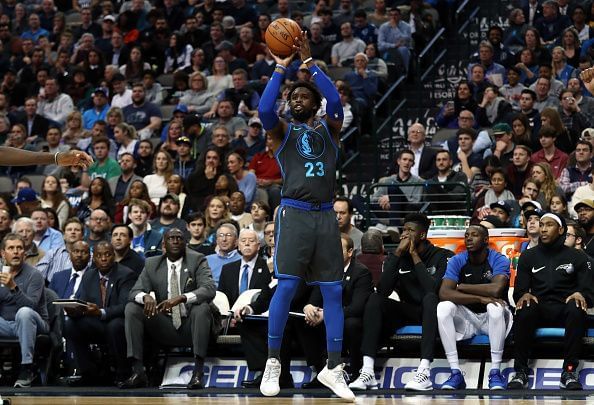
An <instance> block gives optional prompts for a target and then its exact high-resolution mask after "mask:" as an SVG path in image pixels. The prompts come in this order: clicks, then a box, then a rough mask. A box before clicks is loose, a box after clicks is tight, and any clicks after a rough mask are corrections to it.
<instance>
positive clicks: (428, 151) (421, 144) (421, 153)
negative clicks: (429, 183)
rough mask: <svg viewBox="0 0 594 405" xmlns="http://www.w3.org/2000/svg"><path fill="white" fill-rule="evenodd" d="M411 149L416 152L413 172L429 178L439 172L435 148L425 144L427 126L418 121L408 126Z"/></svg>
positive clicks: (425, 178)
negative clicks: (436, 165)
mask: <svg viewBox="0 0 594 405" xmlns="http://www.w3.org/2000/svg"><path fill="white" fill-rule="evenodd" d="M408 145H409V149H410V150H412V151H413V152H414V154H415V160H414V162H415V163H414V165H413V167H412V168H411V173H412V174H413V175H415V176H419V177H421V178H422V179H424V180H427V179H429V178H431V177H433V176H435V174H436V173H437V169H436V168H435V164H434V163H433V161H434V160H435V149H433V148H431V147H430V146H427V145H425V127H424V126H423V125H421V124H419V123H418V122H417V123H415V124H412V125H411V126H410V127H409V128H408Z"/></svg>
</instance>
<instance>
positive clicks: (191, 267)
mask: <svg viewBox="0 0 594 405" xmlns="http://www.w3.org/2000/svg"><path fill="white" fill-rule="evenodd" d="M163 246H164V250H165V253H164V254H162V255H160V256H155V257H150V258H148V259H147V260H146V263H145V267H144V270H143V271H142V273H141V274H140V276H139V278H138V281H137V282H136V284H135V285H134V287H133V288H132V291H131V292H130V300H131V301H132V302H130V303H128V305H127V306H126V342H127V343H128V358H129V359H131V360H132V363H133V364H132V369H133V374H132V376H131V377H130V378H129V379H128V380H126V381H125V382H123V383H122V384H120V388H138V387H145V386H147V385H148V378H147V375H146V372H145V369H144V364H143V351H144V335H145V332H147V333H148V335H149V336H150V337H151V339H153V340H155V341H157V342H158V343H159V344H162V345H167V346H192V348H193V352H194V359H195V368H194V373H193V374H192V378H191V379H190V382H189V384H188V386H187V388H188V389H201V388H203V387H204V384H203V379H204V358H205V357H206V353H207V349H208V342H209V340H210V336H211V330H212V329H213V325H214V324H215V322H214V316H215V315H216V314H215V312H218V310H217V309H216V307H214V306H213V305H212V300H213V298H214V297H215V293H216V285H215V282H214V280H213V278H212V273H211V271H210V267H209V266H208V262H207V261H206V258H205V257H204V255H202V254H200V253H197V252H194V251H193V250H191V249H186V244H185V240H184V234H183V232H182V230H180V229H178V228H171V229H169V230H167V231H166V232H165V234H164V236H163Z"/></svg>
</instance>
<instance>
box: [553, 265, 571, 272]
mask: <svg viewBox="0 0 594 405" xmlns="http://www.w3.org/2000/svg"><path fill="white" fill-rule="evenodd" d="M555 270H563V271H565V272H566V273H567V274H571V273H573V271H574V268H573V264H572V263H566V264H560V265H559V266H557V268H556V269H555Z"/></svg>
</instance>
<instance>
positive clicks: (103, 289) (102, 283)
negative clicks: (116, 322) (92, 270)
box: [99, 277, 107, 308]
mask: <svg viewBox="0 0 594 405" xmlns="http://www.w3.org/2000/svg"><path fill="white" fill-rule="evenodd" d="M99 292H100V293H101V308H105V300H106V299H107V277H101V278H99Z"/></svg>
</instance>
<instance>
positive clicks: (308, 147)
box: [296, 130, 326, 160]
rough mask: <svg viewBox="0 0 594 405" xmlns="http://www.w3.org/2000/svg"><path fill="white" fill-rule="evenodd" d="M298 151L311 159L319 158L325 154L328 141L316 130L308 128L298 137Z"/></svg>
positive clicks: (302, 155)
mask: <svg viewBox="0 0 594 405" xmlns="http://www.w3.org/2000/svg"><path fill="white" fill-rule="evenodd" d="M296 145H297V152H299V154H300V155H301V157H303V158H305V159H309V160H313V159H318V158H319V157H320V156H322V155H323V154H324V150H325V149H326V142H324V137H323V136H322V135H321V134H320V133H319V132H316V131H312V130H307V131H305V132H303V133H302V134H301V135H299V137H298V138H297V144H296Z"/></svg>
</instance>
